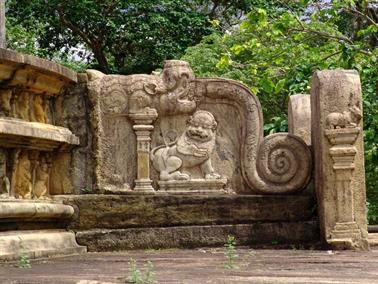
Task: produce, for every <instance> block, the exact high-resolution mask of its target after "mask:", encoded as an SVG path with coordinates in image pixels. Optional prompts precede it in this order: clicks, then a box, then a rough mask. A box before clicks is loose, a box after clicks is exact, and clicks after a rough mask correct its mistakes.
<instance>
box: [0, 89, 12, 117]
mask: <svg viewBox="0 0 378 284" xmlns="http://www.w3.org/2000/svg"><path fill="white" fill-rule="evenodd" d="M11 99H12V90H9V89H7V90H1V92H0V116H10V115H11V111H12V107H11Z"/></svg>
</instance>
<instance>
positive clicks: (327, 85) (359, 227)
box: [311, 70, 369, 250]
mask: <svg viewBox="0 0 378 284" xmlns="http://www.w3.org/2000/svg"><path fill="white" fill-rule="evenodd" d="M362 107H363V105H362V95H361V83H360V78H359V76H358V73H357V72H356V71H353V70H324V71H318V72H315V74H314V76H313V77H312V85H311V115H312V116H311V124H312V133H311V134H312V145H313V149H314V157H315V176H314V185H315V190H316V195H317V200H318V212H319V225H320V236H321V240H322V242H323V243H324V245H325V246H327V247H330V248H332V249H355V250H366V249H369V245H368V242H367V238H368V232H367V224H366V191H365V170H364V147H363V145H364V143H363V131H362V126H363V121H362V120H363V117H362V114H363V109H362Z"/></svg>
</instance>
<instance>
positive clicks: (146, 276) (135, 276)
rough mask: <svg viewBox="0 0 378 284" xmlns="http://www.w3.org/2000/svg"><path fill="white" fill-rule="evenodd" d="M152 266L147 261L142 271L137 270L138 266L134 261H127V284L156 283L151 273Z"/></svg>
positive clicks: (153, 274) (152, 272)
mask: <svg viewBox="0 0 378 284" xmlns="http://www.w3.org/2000/svg"><path fill="white" fill-rule="evenodd" d="M153 269H154V266H153V264H152V262H151V261H147V262H146V263H145V264H144V267H143V270H141V269H139V268H138V265H137V263H136V261H135V260H134V259H132V258H131V259H130V261H129V274H130V275H129V277H128V278H127V281H128V282H131V283H137V284H152V283H156V281H155V273H154V271H153Z"/></svg>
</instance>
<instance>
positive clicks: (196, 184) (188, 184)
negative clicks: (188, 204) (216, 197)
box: [158, 179, 227, 193]
mask: <svg viewBox="0 0 378 284" xmlns="http://www.w3.org/2000/svg"><path fill="white" fill-rule="evenodd" d="M226 183H227V179H191V180H170V181H159V182H158V185H159V190H162V191H168V192H193V191H195V192H196V193H199V192H214V191H218V192H225V191H224V187H225V185H226Z"/></svg>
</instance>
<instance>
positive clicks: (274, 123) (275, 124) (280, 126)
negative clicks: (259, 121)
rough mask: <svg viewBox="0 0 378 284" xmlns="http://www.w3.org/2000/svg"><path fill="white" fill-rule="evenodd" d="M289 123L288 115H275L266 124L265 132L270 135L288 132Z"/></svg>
mask: <svg viewBox="0 0 378 284" xmlns="http://www.w3.org/2000/svg"><path fill="white" fill-rule="evenodd" d="M287 130H288V124H287V118H286V117H280V116H275V117H273V118H272V119H271V121H270V123H266V124H265V125H264V134H265V135H269V134H273V133H277V132H287Z"/></svg>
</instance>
